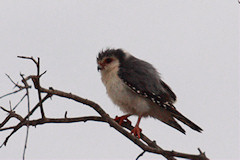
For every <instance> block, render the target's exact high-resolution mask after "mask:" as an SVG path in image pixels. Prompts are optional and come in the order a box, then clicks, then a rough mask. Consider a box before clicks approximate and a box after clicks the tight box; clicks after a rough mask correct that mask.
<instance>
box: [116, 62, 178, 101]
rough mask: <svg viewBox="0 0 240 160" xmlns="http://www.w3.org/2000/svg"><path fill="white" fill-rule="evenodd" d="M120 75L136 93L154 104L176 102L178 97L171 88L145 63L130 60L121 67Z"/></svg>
mask: <svg viewBox="0 0 240 160" xmlns="http://www.w3.org/2000/svg"><path fill="white" fill-rule="evenodd" d="M118 75H119V77H120V78H121V79H122V80H123V81H124V83H126V84H127V85H128V86H129V87H130V88H131V89H132V90H133V91H134V92H136V93H137V94H140V95H142V96H144V97H146V98H148V99H150V100H152V101H153V102H154V103H157V104H159V105H162V104H164V103H165V102H170V103H173V102H175V101H176V95H175V94H174V93H173V91H172V90H171V89H170V87H168V85H167V84H165V83H164V82H163V81H162V80H161V79H160V76H159V73H158V72H157V71H156V69H155V68H154V67H153V66H152V65H151V64H149V63H147V62H145V61H142V60H139V59H137V58H135V57H130V58H128V59H127V60H126V61H125V62H123V63H122V64H121V65H120V66H119V71H118Z"/></svg>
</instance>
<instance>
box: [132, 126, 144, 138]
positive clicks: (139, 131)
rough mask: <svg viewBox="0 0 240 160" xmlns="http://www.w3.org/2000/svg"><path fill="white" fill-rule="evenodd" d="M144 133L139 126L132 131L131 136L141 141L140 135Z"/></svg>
mask: <svg viewBox="0 0 240 160" xmlns="http://www.w3.org/2000/svg"><path fill="white" fill-rule="evenodd" d="M141 132H142V129H141V128H139V127H138V126H135V127H134V128H133V129H132V130H131V134H133V135H134V136H137V137H138V139H140V137H141V136H140V134H141Z"/></svg>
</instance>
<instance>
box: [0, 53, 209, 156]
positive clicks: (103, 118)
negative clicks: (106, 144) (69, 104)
mask: <svg viewBox="0 0 240 160" xmlns="http://www.w3.org/2000/svg"><path fill="white" fill-rule="evenodd" d="M18 57H19V58H23V59H28V60H32V61H33V62H34V63H35V65H36V67H37V75H29V76H27V77H24V76H23V75H21V76H22V83H23V84H24V86H20V85H18V84H17V83H15V82H14V81H13V80H12V79H11V78H10V77H9V76H8V77H9V79H10V80H11V81H12V83H13V84H14V85H15V86H17V87H18V88H19V90H17V91H14V92H12V93H9V94H6V95H4V96H2V97H0V98H3V97H6V96H9V95H11V94H16V93H18V92H20V91H22V90H23V89H26V96H27V99H28V104H27V106H28V108H29V109H28V114H27V115H25V116H21V115H19V114H17V113H16V112H15V111H13V110H12V109H11V110H10V111H9V110H7V109H5V108H3V107H1V109H2V110H3V111H5V112H7V113H8V116H7V117H6V118H5V119H4V120H3V122H2V123H1V124H0V131H6V130H12V132H11V133H10V134H9V136H7V137H6V139H5V141H4V142H3V144H2V145H1V147H2V146H3V145H6V144H7V142H8V140H9V139H10V137H11V136H12V135H13V134H14V133H16V132H17V131H18V130H19V129H20V128H22V127H23V126H27V127H28V126H37V125H43V124H47V123H60V124H61V123H76V122H87V121H96V122H102V123H107V124H109V125H110V126H111V127H112V128H114V129H115V130H116V131H118V132H119V133H121V134H122V135H124V136H125V137H126V138H128V139H129V140H131V141H132V142H133V143H135V144H136V145H137V146H138V147H140V148H141V149H142V150H143V152H142V153H141V154H139V156H138V157H137V159H139V158H140V157H142V156H143V155H144V153H146V152H149V153H155V154H159V155H162V156H164V157H165V158H166V159H168V160H176V158H177V157H179V158H185V159H192V160H208V158H207V157H206V155H205V153H204V152H202V151H201V150H200V149H198V150H199V152H200V153H199V154H195V155H194V154H186V153H180V152H176V151H168V150H164V149H162V148H161V147H159V146H158V145H157V143H156V142H155V141H153V140H150V139H149V138H148V137H147V136H146V135H144V134H143V133H141V138H140V139H138V138H137V137H135V136H133V135H132V134H131V133H130V132H129V131H131V130H132V128H133V126H132V125H131V124H130V123H129V122H124V123H123V124H122V126H120V125H119V124H118V123H117V122H116V121H115V120H114V119H112V118H111V117H110V116H109V115H108V114H107V113H106V112H105V111H104V110H103V109H102V108H101V107H100V106H99V105H98V104H97V103H95V102H93V101H91V100H88V99H85V98H82V97H80V96H78V95H75V94H72V93H66V92H64V91H60V90H56V89H53V88H51V87H50V88H49V89H47V88H44V87H42V86H41V85H40V78H41V76H42V75H43V74H45V73H46V71H45V72H43V73H42V74H40V59H39V58H38V60H37V61H36V60H35V59H34V58H33V57H25V56H18ZM28 80H32V82H33V84H34V87H35V89H36V90H37V91H38V98H39V102H38V103H37V104H36V105H35V106H34V107H33V108H32V109H30V98H29V91H28V89H29V88H30V86H29V85H28V83H27V81H28ZM21 87H22V89H21ZM44 93H46V95H45V97H44V98H42V97H41V94H44ZM52 96H58V97H62V98H67V99H70V100H73V101H76V102H77V103H82V104H84V105H86V106H88V107H90V108H92V109H94V110H95V111H96V112H97V113H98V114H99V116H87V117H71V118H69V117H67V111H66V112H65V114H64V118H47V117H45V113H44V110H43V103H44V102H45V101H46V100H47V99H49V98H51V97H52ZM24 97H25V96H24ZM24 97H22V98H21V100H20V101H19V103H21V102H22V100H23V99H24ZM19 103H18V104H17V105H16V106H18V105H19ZM37 108H40V111H41V118H38V119H33V120H30V119H29V118H30V116H31V115H32V114H33V113H34V112H35V111H36V109H37ZM23 117H24V118H23ZM11 118H16V119H18V120H19V122H18V123H17V124H16V125H15V126H10V127H9V126H8V127H4V126H5V125H6V124H7V123H8V122H9V120H10V119H11ZM3 127H4V128H3ZM27 134H28V130H27ZM27 137H28V136H27V135H26V140H25V146H24V153H23V159H24V158H25V151H26V146H27Z"/></svg>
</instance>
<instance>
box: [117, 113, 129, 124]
mask: <svg viewBox="0 0 240 160" xmlns="http://www.w3.org/2000/svg"><path fill="white" fill-rule="evenodd" d="M129 116H130V115H125V116H121V117H118V116H116V117H115V119H114V120H115V121H116V122H118V124H119V125H122V123H123V122H127V123H130V124H131V121H130V120H128V117H129Z"/></svg>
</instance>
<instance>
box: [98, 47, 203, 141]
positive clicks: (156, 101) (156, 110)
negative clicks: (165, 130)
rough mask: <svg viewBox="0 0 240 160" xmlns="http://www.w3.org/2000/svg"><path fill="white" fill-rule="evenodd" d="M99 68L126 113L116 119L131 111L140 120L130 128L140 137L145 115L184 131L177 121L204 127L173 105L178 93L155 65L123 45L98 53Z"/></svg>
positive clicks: (110, 93)
mask: <svg viewBox="0 0 240 160" xmlns="http://www.w3.org/2000/svg"><path fill="white" fill-rule="evenodd" d="M97 64H98V70H100V72H101V79H102V82H103V84H104V85H105V87H106V90H107V94H108V96H109V97H110V98H111V100H112V102H113V103H114V104H116V105H117V106H119V107H120V109H121V110H122V111H123V112H124V113H126V115H124V116H121V117H116V118H115V120H116V121H118V122H119V124H120V125H121V124H122V122H123V121H126V120H127V121H129V120H128V119H127V118H128V117H129V116H131V115H137V116H138V120H137V123H136V125H135V127H134V128H133V130H132V131H131V133H132V134H134V135H135V136H137V137H138V138H140V133H141V129H140V128H139V123H140V120H141V118H142V117H148V116H149V117H153V118H156V119H158V120H160V121H162V122H164V123H166V124H167V125H170V126H171V127H173V128H175V129H177V130H179V131H180V132H182V133H184V134H185V130H184V129H183V128H182V127H181V126H180V125H179V124H178V123H177V121H176V120H179V121H181V122H183V123H184V124H186V125H187V126H189V127H190V128H192V129H194V130H196V131H198V132H201V131H202V129H201V128H200V127H199V126H197V125H196V124H194V123H193V122H192V121H190V120H189V119H188V118H186V117H185V116H183V115H182V114H181V113H180V112H178V111H177V109H176V108H175V107H174V106H173V103H174V102H175V101H176V95H175V94H174V93H173V91H172V90H171V89H170V87H169V86H168V85H167V84H166V83H164V82H163V81H162V80H161V78H160V75H159V73H158V72H157V71H156V69H155V68H154V67H153V66H152V65H151V64H150V63H148V62H145V61H143V60H140V59H138V58H136V57H134V56H132V55H131V54H130V53H128V52H126V51H124V50H122V49H106V50H104V51H101V52H100V53H99V54H98V57H97Z"/></svg>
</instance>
